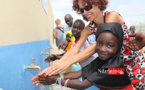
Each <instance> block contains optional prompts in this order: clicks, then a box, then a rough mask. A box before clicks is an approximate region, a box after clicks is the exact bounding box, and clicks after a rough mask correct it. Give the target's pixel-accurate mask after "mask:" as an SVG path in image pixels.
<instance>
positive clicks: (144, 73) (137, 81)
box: [89, 12, 145, 90]
mask: <svg viewBox="0 0 145 90" xmlns="http://www.w3.org/2000/svg"><path fill="white" fill-rule="evenodd" d="M107 14H108V12H107V13H104V23H105V17H106V15H107ZM89 27H90V30H91V31H92V33H93V34H95V33H96V32H97V27H95V24H94V22H90V24H89ZM122 28H123V30H124V41H130V40H132V38H130V37H129V36H128V34H129V32H130V31H129V29H128V27H127V26H126V25H125V23H124V24H123V25H122ZM121 59H122V60H123V61H124V65H125V66H126V67H127V72H128V75H129V77H130V80H131V81H132V84H133V86H134V87H135V88H136V90H145V59H144V56H143V54H142V52H141V51H140V50H138V51H132V50H130V49H129V48H128V47H126V46H123V47H122V49H121Z"/></svg>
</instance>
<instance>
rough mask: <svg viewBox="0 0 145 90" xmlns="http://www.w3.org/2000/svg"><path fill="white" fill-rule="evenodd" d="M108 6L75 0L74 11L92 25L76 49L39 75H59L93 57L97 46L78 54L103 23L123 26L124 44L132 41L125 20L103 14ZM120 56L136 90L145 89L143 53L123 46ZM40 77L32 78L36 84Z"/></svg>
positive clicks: (102, 0)
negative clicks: (71, 66) (73, 65)
mask: <svg viewBox="0 0 145 90" xmlns="http://www.w3.org/2000/svg"><path fill="white" fill-rule="evenodd" d="M107 5H108V0H73V9H74V10H75V11H76V12H77V13H78V14H81V15H82V16H84V17H85V18H87V20H88V21H90V23H89V25H88V26H87V27H86V28H85V29H84V30H83V31H82V34H81V37H80V39H79V41H78V43H77V44H76V45H75V47H73V48H72V49H70V50H69V51H68V52H67V53H65V55H64V56H63V57H62V58H61V59H60V60H59V61H57V62H56V63H55V64H54V65H52V66H51V67H48V68H46V69H45V70H43V71H42V72H41V73H40V74H38V75H41V74H43V73H46V74H47V75H54V74H58V73H60V72H62V71H63V70H65V69H67V68H68V67H69V66H70V65H72V64H73V63H76V62H80V61H83V60H84V59H86V58H88V57H90V56H92V55H93V54H94V53H95V49H94V48H95V46H96V44H94V45H91V46H90V47H88V48H87V49H85V50H84V51H82V52H80V53H79V54H77V53H78V51H79V49H80V48H81V46H82V45H83V43H84V42H85V41H86V39H87V38H88V36H89V35H91V34H92V33H93V34H95V33H97V28H98V27H99V25H101V24H103V23H110V22H116V23H119V24H121V25H122V28H123V32H124V42H125V41H130V40H131V38H129V37H128V33H129V30H128V28H127V26H126V25H125V21H124V19H123V18H122V17H121V16H120V15H119V14H118V13H117V12H115V11H112V12H106V13H104V12H103V11H104V10H105V9H106V7H107ZM138 41H139V40H138ZM138 45H139V44H138ZM120 56H121V59H122V60H123V62H124V65H125V66H126V67H127V72H128V75H129V77H130V79H131V81H132V83H133V85H134V86H135V87H136V89H144V84H145V83H144V79H145V77H144V75H145V59H144V57H143V54H142V52H141V51H140V50H138V51H132V50H130V49H129V48H128V47H125V46H122V50H121V55H120ZM38 75H36V76H34V77H33V78H32V80H33V81H34V82H35V80H34V79H35V78H37V76H38Z"/></svg>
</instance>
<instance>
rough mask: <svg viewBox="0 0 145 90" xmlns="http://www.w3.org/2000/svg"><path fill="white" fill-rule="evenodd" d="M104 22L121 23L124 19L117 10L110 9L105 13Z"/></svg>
mask: <svg viewBox="0 0 145 90" xmlns="http://www.w3.org/2000/svg"><path fill="white" fill-rule="evenodd" d="M106 22H117V23H120V24H123V23H124V20H123V18H122V17H121V16H120V15H119V14H118V13H117V12H115V11H111V12H109V13H108V14H107V17H106Z"/></svg>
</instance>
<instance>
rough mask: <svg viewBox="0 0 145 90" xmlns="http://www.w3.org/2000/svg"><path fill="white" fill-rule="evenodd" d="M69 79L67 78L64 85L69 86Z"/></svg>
mask: <svg viewBox="0 0 145 90" xmlns="http://www.w3.org/2000/svg"><path fill="white" fill-rule="evenodd" d="M68 81H69V79H67V80H66V81H65V83H64V86H65V87H67V82H68Z"/></svg>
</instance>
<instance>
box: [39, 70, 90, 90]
mask: <svg viewBox="0 0 145 90" xmlns="http://www.w3.org/2000/svg"><path fill="white" fill-rule="evenodd" d="M81 74H82V71H81V70H80V71H78V72H71V73H67V74H64V79H61V85H62V86H64V84H66V80H67V79H68V78H69V79H77V78H79V77H80V76H81ZM58 77H59V75H55V76H45V75H41V76H40V77H39V79H38V80H39V81H38V82H37V85H38V84H41V85H51V84H54V83H55V82H56V80H57V78H58ZM57 84H59V80H58V82H57ZM90 86H92V84H91V83H90V82H89V81H88V80H87V79H85V80H84V81H78V80H69V81H68V82H67V87H70V88H75V89H79V90H83V89H85V88H88V87H90Z"/></svg>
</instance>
